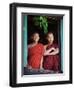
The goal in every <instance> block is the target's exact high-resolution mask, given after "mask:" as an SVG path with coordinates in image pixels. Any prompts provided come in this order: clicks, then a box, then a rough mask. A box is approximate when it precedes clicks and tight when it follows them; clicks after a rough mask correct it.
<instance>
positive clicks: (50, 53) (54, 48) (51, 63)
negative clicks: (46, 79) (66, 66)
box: [43, 32, 59, 71]
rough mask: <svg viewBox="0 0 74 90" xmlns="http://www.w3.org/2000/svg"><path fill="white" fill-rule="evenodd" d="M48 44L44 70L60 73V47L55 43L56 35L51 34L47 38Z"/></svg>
mask: <svg viewBox="0 0 74 90" xmlns="http://www.w3.org/2000/svg"><path fill="white" fill-rule="evenodd" d="M46 39H47V41H48V44H47V45H45V46H44V48H45V53H44V60H43V68H44V69H46V70H52V71H59V47H58V45H57V44H56V43H54V35H53V33H52V32H49V33H48V34H47V37H46Z"/></svg>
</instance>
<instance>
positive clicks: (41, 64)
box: [40, 56, 43, 69]
mask: <svg viewBox="0 0 74 90" xmlns="http://www.w3.org/2000/svg"><path fill="white" fill-rule="evenodd" d="M40 69H43V56H42V58H41V62H40Z"/></svg>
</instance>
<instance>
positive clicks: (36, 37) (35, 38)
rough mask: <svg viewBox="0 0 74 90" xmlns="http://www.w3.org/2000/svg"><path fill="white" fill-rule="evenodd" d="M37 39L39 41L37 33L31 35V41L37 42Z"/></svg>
mask: <svg viewBox="0 0 74 90" xmlns="http://www.w3.org/2000/svg"><path fill="white" fill-rule="evenodd" d="M39 39H40V37H39V34H38V33H35V34H33V36H32V40H33V41H34V42H38V41H39Z"/></svg>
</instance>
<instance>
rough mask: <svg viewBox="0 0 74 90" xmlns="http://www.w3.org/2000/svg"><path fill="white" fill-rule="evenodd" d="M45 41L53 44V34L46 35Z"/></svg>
mask: <svg viewBox="0 0 74 90" xmlns="http://www.w3.org/2000/svg"><path fill="white" fill-rule="evenodd" d="M47 40H48V42H49V43H53V41H54V36H53V33H48V35H47Z"/></svg>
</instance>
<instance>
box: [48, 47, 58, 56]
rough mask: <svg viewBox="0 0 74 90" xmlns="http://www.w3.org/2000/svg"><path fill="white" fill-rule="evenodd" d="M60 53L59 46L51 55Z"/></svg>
mask: <svg viewBox="0 0 74 90" xmlns="http://www.w3.org/2000/svg"><path fill="white" fill-rule="evenodd" d="M58 53H59V48H56V49H55V50H54V51H53V52H50V53H49V55H56V54H58Z"/></svg>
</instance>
